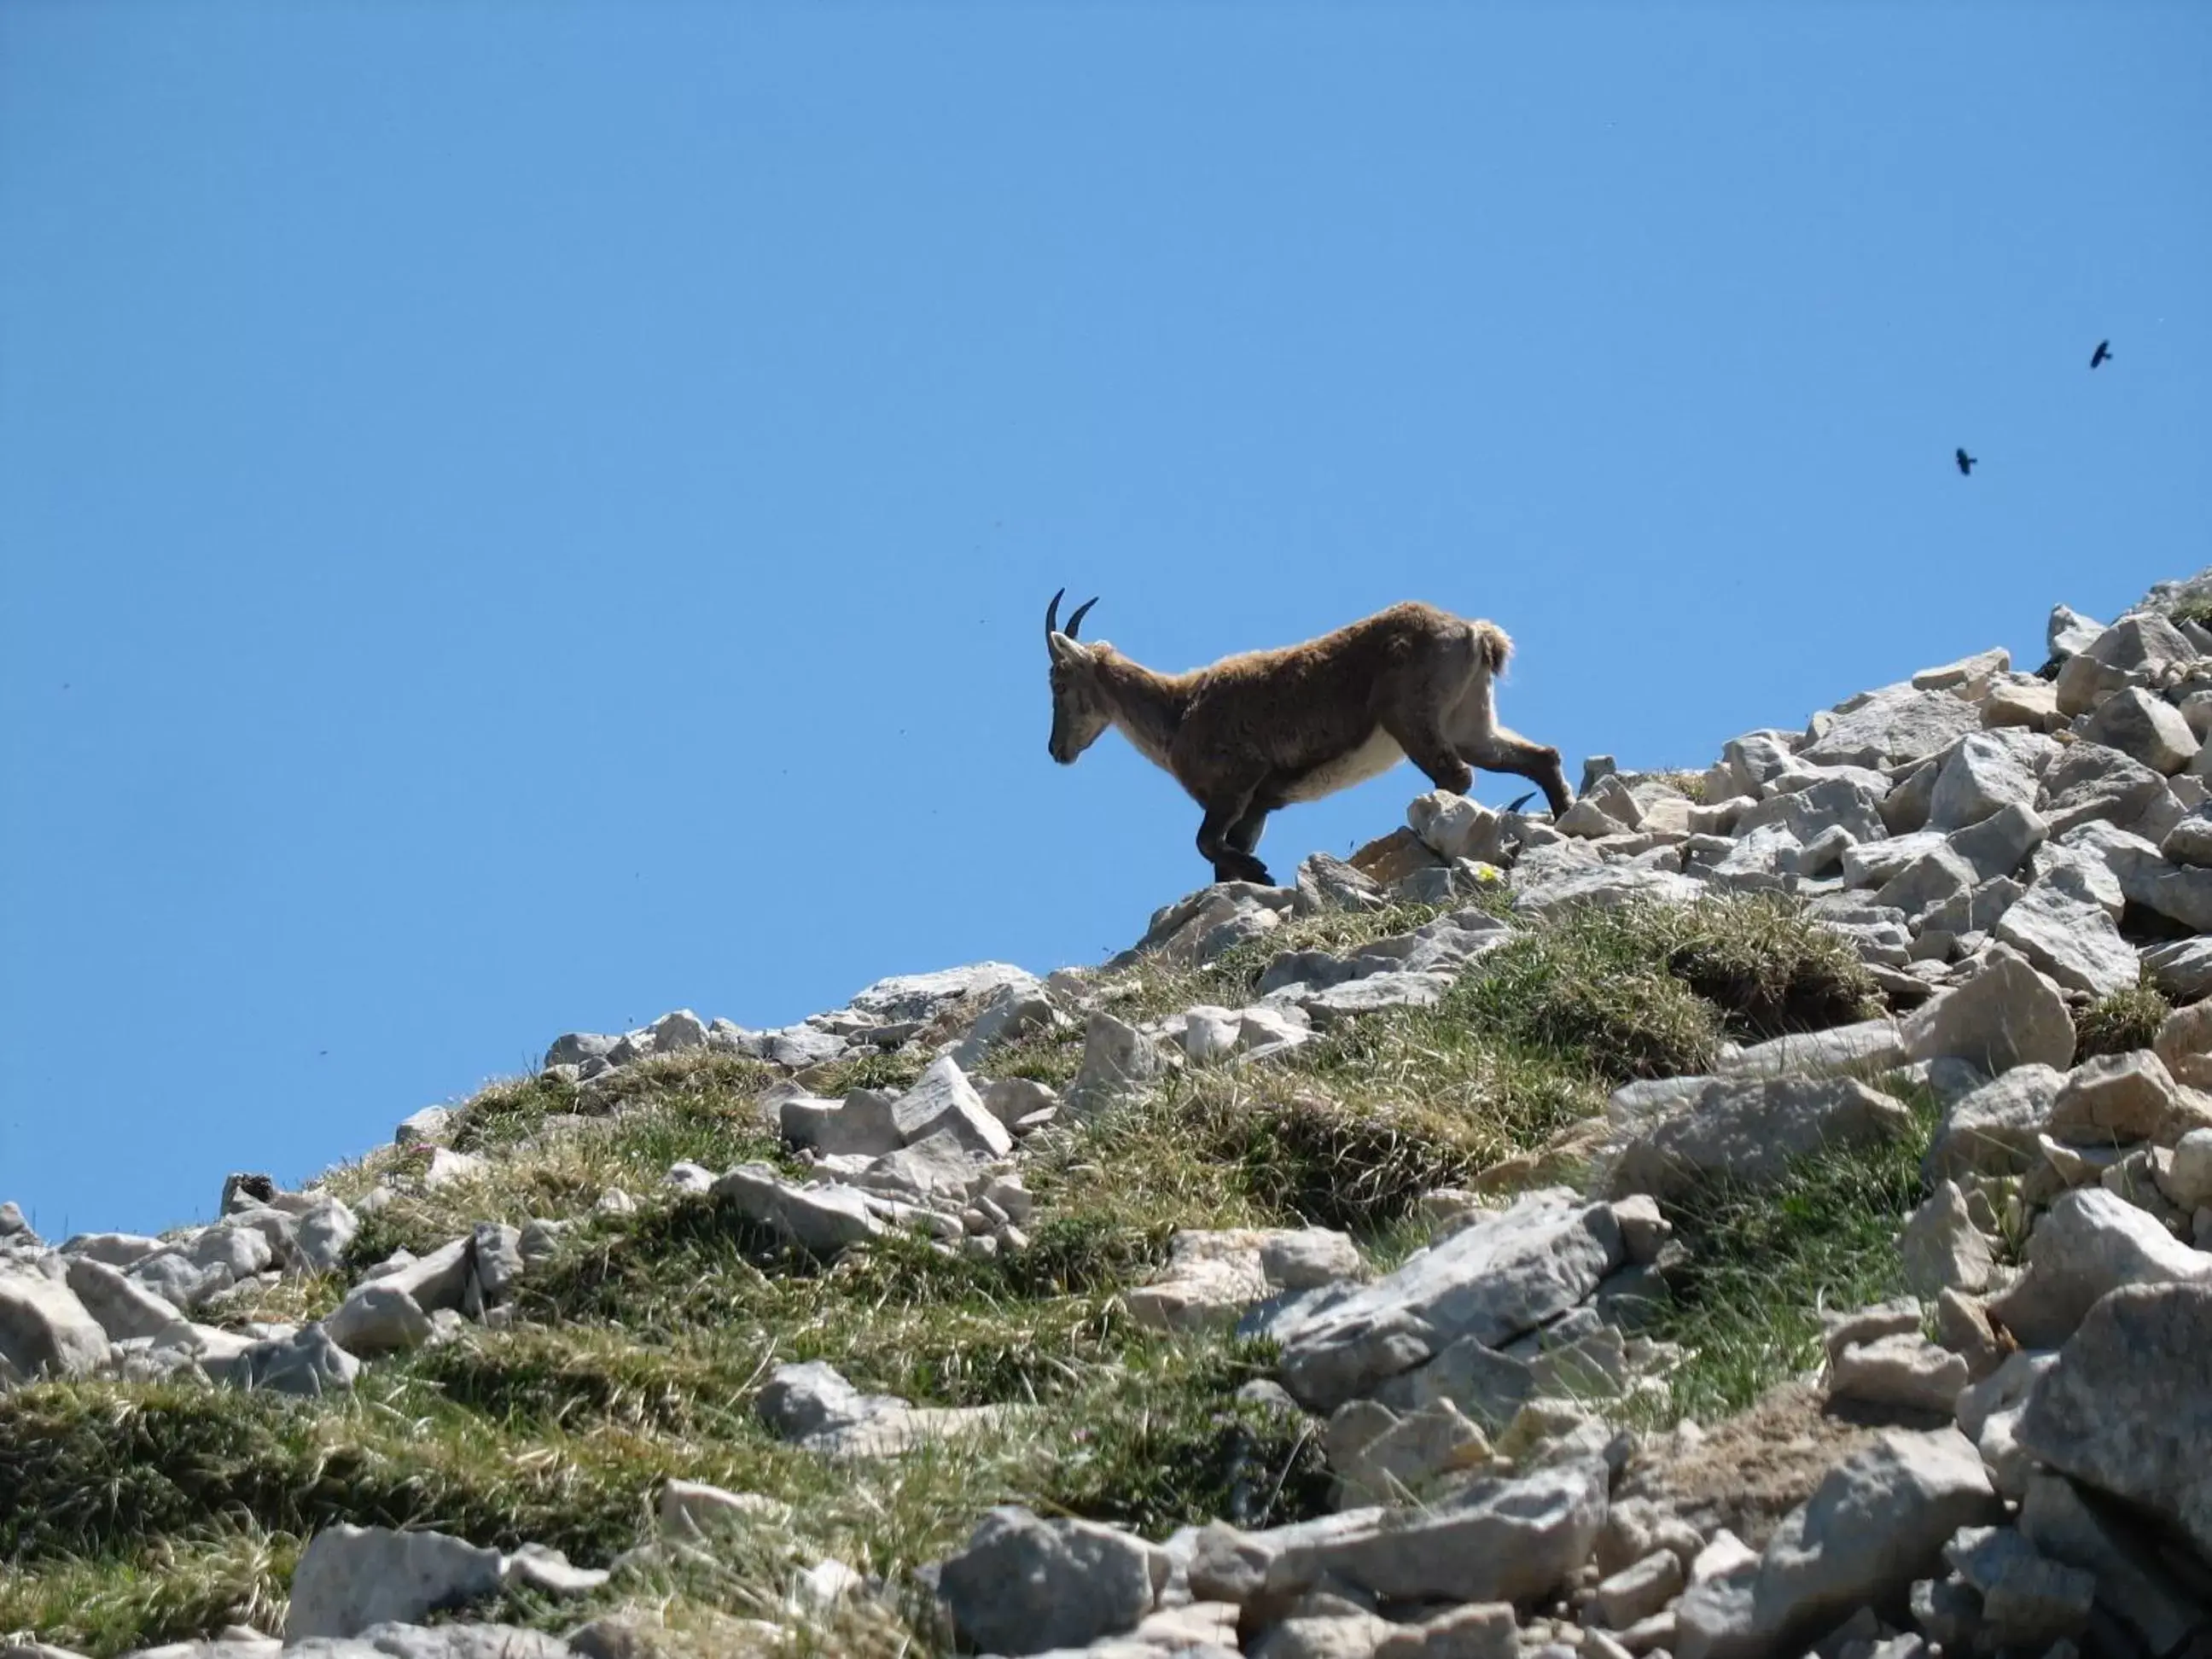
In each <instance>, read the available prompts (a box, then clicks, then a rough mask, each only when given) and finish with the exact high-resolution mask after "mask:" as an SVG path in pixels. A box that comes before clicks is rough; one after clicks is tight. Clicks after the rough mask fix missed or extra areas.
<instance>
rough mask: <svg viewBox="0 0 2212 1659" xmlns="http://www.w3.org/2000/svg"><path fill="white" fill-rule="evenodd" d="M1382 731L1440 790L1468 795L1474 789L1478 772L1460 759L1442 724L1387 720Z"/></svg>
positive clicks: (1421, 719)
mask: <svg viewBox="0 0 2212 1659" xmlns="http://www.w3.org/2000/svg"><path fill="white" fill-rule="evenodd" d="M1383 730H1384V731H1385V732H1389V734H1390V737H1391V739H1392V740H1393V741H1394V742H1395V743H1396V744H1397V745H1398V747H1400V748H1401V749H1402V750H1405V751H1406V758H1407V760H1409V761H1411V762H1413V764H1414V765H1416V766H1418V767H1419V768H1420V769H1421V770H1422V771H1424V772H1425V773H1426V774H1427V775H1428V779H1429V781H1430V782H1431V783H1433V784H1434V785H1436V787H1437V788H1439V789H1442V790H1443V791H1444V792H1445V793H1449V794H1454V795H1464V794H1465V793H1468V790H1470V789H1472V788H1473V787H1474V769H1473V768H1472V767H1470V766H1469V765H1468V763H1466V762H1465V761H1464V760H1462V759H1461V758H1460V754H1459V750H1456V749H1455V748H1454V747H1453V746H1452V741H1451V739H1450V738H1448V737H1446V736H1445V735H1444V730H1443V726H1442V724H1441V723H1439V722H1437V721H1435V720H1429V719H1426V718H1425V717H1421V718H1416V717H1410V716H1409V717H1407V718H1404V719H1390V718H1386V719H1385V720H1383Z"/></svg>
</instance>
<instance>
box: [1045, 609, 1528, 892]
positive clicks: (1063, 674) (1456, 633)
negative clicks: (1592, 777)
mask: <svg viewBox="0 0 2212 1659" xmlns="http://www.w3.org/2000/svg"><path fill="white" fill-rule="evenodd" d="M1066 592H1067V590H1066V588H1062V589H1061V590H1060V592H1058V593H1055V594H1054V595H1053V596H1052V603H1051V604H1050V605H1047V606H1046V607H1045V613H1044V636H1045V644H1046V645H1047V646H1048V647H1049V648H1050V650H1051V653H1052V757H1053V758H1054V760H1056V761H1058V762H1059V763H1060V764H1061V765H1063V766H1067V765H1072V764H1073V763H1074V761H1075V759H1076V757H1078V756H1079V755H1080V754H1082V752H1083V751H1084V750H1086V749H1088V748H1089V747H1090V746H1091V744H1094V743H1096V742H1097V740H1098V737H1099V734H1100V733H1102V732H1104V731H1105V729H1106V728H1107V727H1108V726H1119V727H1120V728H1121V735H1122V736H1124V737H1125V738H1128V740H1129V741H1130V742H1131V743H1132V744H1135V745H1136V748H1137V751H1138V752H1139V754H1141V755H1143V756H1144V757H1145V758H1146V759H1147V760H1149V761H1151V762H1152V763H1153V764H1154V765H1156V766H1159V767H1164V768H1165V769H1167V770H1168V771H1169V772H1170V773H1171V774H1173V775H1174V777H1175V780H1176V782H1178V783H1180V784H1181V785H1182V787H1184V788H1185V789H1186V790H1188V792H1189V793H1190V795H1191V798H1192V799H1194V800H1195V801H1197V802H1198V804H1199V805H1200V806H1201V807H1203V808H1205V810H1206V817H1205V820H1204V822H1202V823H1200V825H1199V827H1198V850H1199V852H1200V854H1202V855H1203V856H1204V857H1205V858H1206V860H1207V861H1208V862H1209V863H1211V864H1212V866H1213V874H1214V879H1215V880H1217V881H1256V882H1267V881H1268V880H1269V879H1270V878H1269V877H1268V874H1267V866H1266V865H1264V864H1262V863H1261V862H1260V860H1258V859H1256V858H1255V857H1254V856H1253V854H1252V849H1253V848H1255V847H1256V846H1258V845H1259V843H1260V832H1261V829H1263V828H1264V827H1265V826H1266V824H1267V814H1268V813H1270V812H1272V811H1274V810H1275V809H1276V808H1278V807H1279V806H1285V805H1289V804H1290V803H1291V802H1292V801H1302V800H1318V799H1320V798H1321V797H1322V796H1323V795H1331V794H1334V793H1336V792H1337V791H1338V790H1340V789H1348V788H1350V787H1352V785H1353V784H1355V783H1362V782H1364V781H1366V780H1367V779H1369V778H1371V777H1374V776H1376V775H1378V774H1380V773H1383V772H1385V771H1388V770H1389V769H1390V768H1391V767H1393V766H1395V765H1396V764H1397V763H1398V762H1399V761H1401V760H1402V759H1406V758H1407V757H1411V758H1412V760H1413V764H1414V765H1416V766H1418V767H1419V768H1420V769H1421V770H1422V771H1424V772H1425V773H1427V774H1428V775H1429V781H1431V782H1432V783H1433V784H1435V785H1436V787H1437V788H1439V789H1448V790H1450V791H1451V792H1452V793H1455V794H1465V793H1467V790H1468V786H1469V785H1470V784H1471V783H1473V782H1474V768H1476V767H1478V766H1479V767H1480V768H1481V769H1483V770H1485V771H1486V772H1516V773H1518V774H1520V775H1522V777H1525V778H1528V779H1529V780H1530V781H1533V782H1534V783H1535V784H1537V785H1538V786H1539V787H1541V788H1542V790H1543V792H1544V798H1545V799H1546V800H1547V801H1549V802H1550V803H1551V807H1552V811H1553V813H1555V814H1557V813H1560V812H1564V811H1566V810H1567V807H1568V805H1569V804H1570V801H1571V797H1570V796H1569V795H1568V793H1567V781H1566V775H1565V772H1563V771H1562V770H1561V769H1560V767H1559V750H1556V749H1553V748H1550V747H1548V746H1547V745H1546V744H1540V743H1531V742H1529V741H1528V739H1527V738H1523V737H1521V736H1519V735H1517V734H1516V733H1515V732H1509V731H1507V730H1506V729H1505V728H1504V726H1500V725H1498V714H1497V709H1496V707H1495V703H1494V694H1493V691H1492V686H1493V684H1494V683H1495V681H1496V680H1497V678H1498V674H1499V672H1500V671H1502V670H1503V669H1504V666H1505V659H1506V658H1507V657H1508V656H1509V655H1510V653H1511V652H1512V650H1513V642H1512V641H1510V640H1509V639H1507V638H1506V637H1505V631H1504V629H1501V628H1499V627H1498V625H1497V624H1496V623H1487V622H1469V621H1468V620H1466V619H1465V618H1463V617H1455V616H1453V615H1452V614H1451V613H1450V612H1449V611H1439V610H1437V608H1436V607H1435V606H1434V605H1422V604H1419V603H1417V602H1416V603H1408V604H1405V605H1392V606H1391V607H1390V608H1389V610H1387V611H1376V613H1375V614H1374V615H1373V616H1371V617H1364V618H1363V619H1362V620H1360V621H1358V622H1356V623H1352V624H1351V625H1350V626H1349V627H1346V628H1340V629H1337V630H1336V632H1334V634H1324V635H1322V636H1321V637H1320V638H1319V639H1316V640H1308V641H1306V642H1305V643H1304V645H1291V646H1283V647H1278V648H1277V649H1274V650H1272V651H1248V652H1245V653H1243V654H1241V655H1238V656H1234V657H1224V658H1223V659H1221V660H1220V661H1219V662H1217V663H1215V664H1214V665H1212V666H1211V667H1209V668H1198V669H1194V670H1192V671H1190V672H1189V673H1187V674H1158V673H1155V672H1153V671H1152V670H1151V669H1149V668H1146V667H1145V666H1143V665H1141V664H1139V663H1134V662H1132V661H1130V660H1129V659H1128V658H1127V657H1125V656H1123V655H1122V654H1121V653H1120V652H1118V651H1116V650H1115V648H1114V647H1112V646H1110V645H1109V644H1107V643H1106V642H1105V641H1103V640H1099V641H1092V642H1091V643H1090V644H1087V645H1086V644H1085V643H1084V642H1083V641H1080V640H1079V639H1078V638H1077V637H1076V635H1077V632H1078V630H1079V629H1081V628H1082V626H1083V618H1084V617H1085V616H1086V615H1087V614H1088V613H1089V612H1090V610H1091V606H1092V605H1096V604H1097V603H1098V601H1097V599H1089V600H1086V601H1085V603H1084V604H1082V605H1079V606H1078V607H1077V608H1076V611H1075V613H1074V615H1073V616H1071V617H1069V618H1068V619H1067V627H1066V631H1065V632H1063V631H1062V630H1061V629H1060V599H1061V598H1062V597H1063V596H1064V595H1065V594H1066Z"/></svg>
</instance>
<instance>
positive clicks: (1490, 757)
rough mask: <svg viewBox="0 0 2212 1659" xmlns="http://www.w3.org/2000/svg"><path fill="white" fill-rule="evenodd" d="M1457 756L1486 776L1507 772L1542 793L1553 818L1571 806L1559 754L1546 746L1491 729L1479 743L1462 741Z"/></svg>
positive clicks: (1505, 731) (1572, 798) (1474, 740)
mask: <svg viewBox="0 0 2212 1659" xmlns="http://www.w3.org/2000/svg"><path fill="white" fill-rule="evenodd" d="M1460 753H1462V755H1464V756H1466V757H1467V758H1468V760H1469V761H1470V762H1472V763H1474V765H1476V766H1479V767H1480V768H1481V769H1483V770H1484V771H1486V772H1510V773H1512V774H1514V775H1516V776H1517V777H1523V778H1526V779H1528V781H1529V782H1531V783H1533V784H1534V785H1535V786H1536V787H1538V788H1539V789H1541V790H1542V791H1543V792H1544V799H1545V801H1546V802H1547V804H1548V805H1550V807H1551V809H1552V816H1553V817H1559V814H1561V813H1562V812H1565V811H1566V810H1567V808H1568V807H1570V806H1571V805H1574V797H1573V796H1572V795H1571V794H1569V793H1567V775H1566V770H1565V768H1564V767H1563V766H1562V765H1561V764H1560V763H1559V750H1556V749H1554V748H1553V747H1552V746H1551V745H1550V744H1542V743H1531V742H1529V741H1528V738H1524V737H1522V735H1521V734H1520V733H1519V732H1509V731H1507V730H1506V729H1505V728H1504V726H1496V727H1493V728H1492V730H1491V731H1490V732H1488V733H1486V735H1485V736H1483V737H1482V738H1479V739H1473V740H1468V739H1462V742H1461V744H1460Z"/></svg>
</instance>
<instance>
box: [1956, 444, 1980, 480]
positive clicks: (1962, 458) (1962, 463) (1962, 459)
mask: <svg viewBox="0 0 2212 1659" xmlns="http://www.w3.org/2000/svg"><path fill="white" fill-rule="evenodd" d="M1957 453H1958V457H1959V471H1961V472H1964V473H1966V474H1967V475H1968V476H1969V477H1972V473H1973V471H1974V463H1975V461H1976V460H1977V459H1979V458H1978V456H1973V455H1969V454H1968V453H1966V451H1965V450H1963V449H1961V450H1960V451H1958V452H1957Z"/></svg>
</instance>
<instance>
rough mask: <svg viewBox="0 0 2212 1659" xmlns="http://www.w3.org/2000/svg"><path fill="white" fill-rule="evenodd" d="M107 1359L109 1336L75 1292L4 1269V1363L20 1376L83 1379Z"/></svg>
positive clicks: (0, 1355)
mask: <svg viewBox="0 0 2212 1659" xmlns="http://www.w3.org/2000/svg"><path fill="white" fill-rule="evenodd" d="M106 1358H107V1333H106V1331H104V1330H102V1329H101V1328H100V1322H99V1321H98V1320H96V1319H94V1317H93V1316H91V1315H90V1314H88V1313H87V1312H86V1311H85V1309H84V1304H82V1302H80V1301H78V1300H77V1298H76V1295H75V1294H74V1293H73V1292H72V1291H70V1287H69V1286H68V1285H66V1284H64V1283H63V1282H62V1281H61V1280H59V1279H49V1278H47V1277H46V1274H44V1273H39V1272H35V1271H33V1272H29V1273H21V1272H16V1271H14V1270H10V1269H0V1361H4V1362H5V1363H6V1364H8V1365H9V1366H12V1367H13V1368H14V1369H15V1373H16V1375H18V1376H41V1375H46V1376H84V1375H85V1374H86V1373H87V1372H88V1371H91V1370H96V1369H97V1368H98V1367H99V1366H100V1364H101V1363H102V1362H103V1361H105V1360H106Z"/></svg>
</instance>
